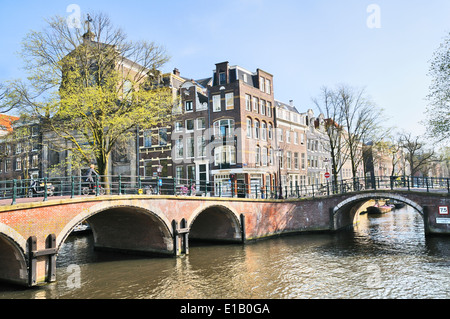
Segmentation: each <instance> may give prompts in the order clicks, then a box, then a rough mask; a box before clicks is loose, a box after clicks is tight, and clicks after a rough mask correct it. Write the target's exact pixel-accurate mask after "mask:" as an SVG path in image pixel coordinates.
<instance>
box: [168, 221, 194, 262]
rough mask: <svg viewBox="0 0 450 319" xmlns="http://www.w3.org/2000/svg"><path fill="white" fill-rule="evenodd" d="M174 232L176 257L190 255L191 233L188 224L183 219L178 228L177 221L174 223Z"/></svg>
mask: <svg viewBox="0 0 450 319" xmlns="http://www.w3.org/2000/svg"><path fill="white" fill-rule="evenodd" d="M172 230H173V251H174V255H175V256H176V257H179V256H182V255H189V231H190V229H189V228H188V227H187V222H186V220H185V219H184V218H183V219H182V220H181V222H180V226H179V227H178V222H177V221H176V220H173V221H172Z"/></svg>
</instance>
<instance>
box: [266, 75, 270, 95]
mask: <svg viewBox="0 0 450 319" xmlns="http://www.w3.org/2000/svg"><path fill="white" fill-rule="evenodd" d="M266 93H267V94H270V80H268V79H266Z"/></svg>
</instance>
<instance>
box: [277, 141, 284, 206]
mask: <svg viewBox="0 0 450 319" xmlns="http://www.w3.org/2000/svg"><path fill="white" fill-rule="evenodd" d="M282 152H283V150H282V149H281V148H279V149H278V150H277V153H278V192H279V193H278V199H283V187H282V185H281V156H283V153H282Z"/></svg>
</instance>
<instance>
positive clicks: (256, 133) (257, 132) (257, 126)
mask: <svg viewBox="0 0 450 319" xmlns="http://www.w3.org/2000/svg"><path fill="white" fill-rule="evenodd" d="M255 138H256V139H259V121H258V120H255Z"/></svg>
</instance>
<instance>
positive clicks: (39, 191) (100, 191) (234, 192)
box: [0, 175, 450, 204]
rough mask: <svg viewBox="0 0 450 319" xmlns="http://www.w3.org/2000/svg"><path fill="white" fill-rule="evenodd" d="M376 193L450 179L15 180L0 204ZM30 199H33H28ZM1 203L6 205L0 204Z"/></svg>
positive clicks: (0, 188) (0, 192)
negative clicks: (316, 181)
mask: <svg viewBox="0 0 450 319" xmlns="http://www.w3.org/2000/svg"><path fill="white" fill-rule="evenodd" d="M377 189H391V190H394V189H400V190H409V191H422V192H445V193H448V194H450V179H449V178H430V177H412V176H375V177H359V178H351V179H344V180H338V181H328V182H327V183H322V184H312V185H304V184H298V183H295V184H293V183H291V182H288V183H287V184H286V185H282V186H281V187H280V186H279V185H271V184H269V181H267V183H266V185H261V183H260V182H259V183H255V182H252V183H251V184H246V183H245V182H244V181H241V180H225V181H224V180H222V181H215V182H208V181H196V180H195V179H179V178H161V177H157V176H154V177H141V176H125V175H114V176H100V177H98V178H94V180H93V182H91V183H90V182H88V181H87V179H86V177H85V176H69V177H49V178H43V179H40V180H32V179H18V180H7V181H0V200H8V199H9V200H11V202H9V203H11V204H15V203H16V202H17V200H18V199H26V200H25V201H33V200H43V201H47V200H48V199H49V198H54V197H71V198H73V197H77V196H90V195H91V196H100V195H136V194H145V195H175V196H203V197H233V198H253V199H287V198H308V197H320V196H330V195H335V194H342V193H349V192H361V191H365V190H377ZM33 198H35V199H33ZM4 203H6V202H4Z"/></svg>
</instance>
